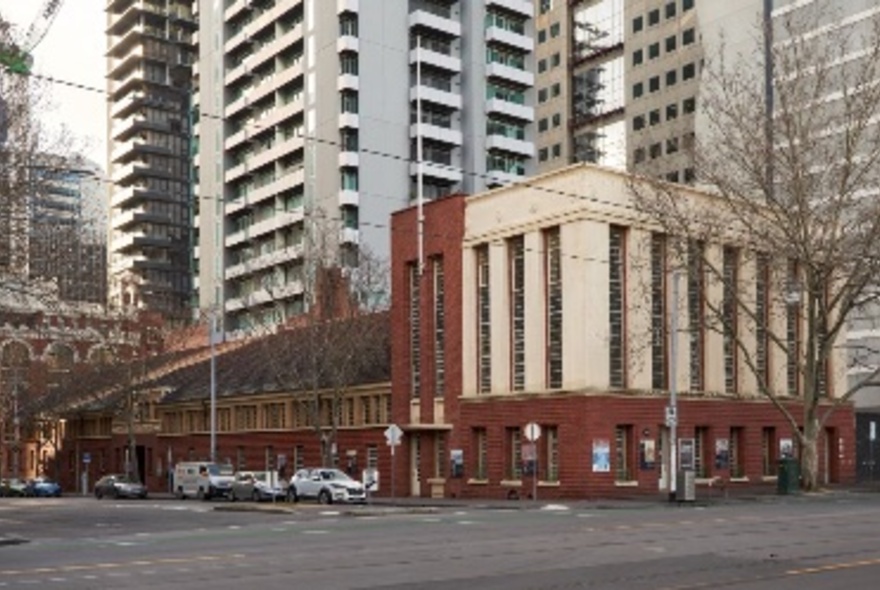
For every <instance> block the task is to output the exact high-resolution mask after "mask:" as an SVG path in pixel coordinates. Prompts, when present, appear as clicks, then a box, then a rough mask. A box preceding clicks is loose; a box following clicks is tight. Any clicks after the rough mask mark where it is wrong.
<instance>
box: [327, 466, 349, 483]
mask: <svg viewBox="0 0 880 590" xmlns="http://www.w3.org/2000/svg"><path fill="white" fill-rule="evenodd" d="M321 479H323V480H327V481H329V480H332V479H338V480H342V481H351V478H350V477H349V476H348V475H347V474H346V473H344V472H342V471H337V470H335V469H331V470H328V471H322V472H321Z"/></svg>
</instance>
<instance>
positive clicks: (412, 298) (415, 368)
mask: <svg viewBox="0 0 880 590" xmlns="http://www.w3.org/2000/svg"><path fill="white" fill-rule="evenodd" d="M419 279H420V277H419V269H418V266H416V265H415V264H410V265H409V358H410V376H411V377H410V378H411V390H410V393H411V395H412V397H413V398H418V397H419V396H420V395H421V393H422V345H421V340H422V318H421V311H420V305H419V303H420V300H421V293H420V288H419V287H420V283H421V281H420V280H419ZM365 422H366V420H365Z"/></svg>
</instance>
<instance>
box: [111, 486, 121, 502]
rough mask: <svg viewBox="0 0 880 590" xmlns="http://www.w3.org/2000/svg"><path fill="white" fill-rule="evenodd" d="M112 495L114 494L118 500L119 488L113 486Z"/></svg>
mask: <svg viewBox="0 0 880 590" xmlns="http://www.w3.org/2000/svg"><path fill="white" fill-rule="evenodd" d="M110 495H111V496H113V499H114V500H118V499H119V490H117V489H116V488H113V491H112V492H110Z"/></svg>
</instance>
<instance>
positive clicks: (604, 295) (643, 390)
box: [392, 164, 855, 498]
mask: <svg viewBox="0 0 880 590" xmlns="http://www.w3.org/2000/svg"><path fill="white" fill-rule="evenodd" d="M630 181H631V178H630V177H628V176H627V175H625V174H623V173H619V172H614V171H611V170H610V169H602V168H597V167H594V166H591V165H586V164H582V165H577V166H573V167H571V168H568V169H564V170H560V171H556V172H552V173H549V174H546V175H543V176H540V177H537V178H536V179H535V180H534V181H532V182H530V183H527V184H522V185H518V186H512V187H506V188H501V189H497V190H495V191H491V192H487V193H483V194H480V195H475V196H472V197H469V198H455V199H451V200H445V201H440V202H437V203H432V204H430V205H428V206H427V207H426V213H425V214H426V219H428V220H432V219H433V220H434V222H433V223H428V224H427V226H428V227H431V228H432V229H431V231H430V232H428V233H427V234H426V235H425V253H426V256H425V264H424V269H423V272H422V274H421V275H419V274H418V260H417V248H416V241H415V240H416V235H417V231H416V230H417V227H416V217H415V214H414V212H413V211H412V210H409V211H405V212H402V213H399V214H398V215H396V216H395V218H394V225H393V230H392V236H393V237H392V239H393V245H392V250H393V252H394V253H395V258H394V260H393V276H394V280H393V289H394V293H393V302H394V304H393V311H392V314H393V317H394V322H393V325H394V332H393V335H394V337H393V340H392V357H393V358H394V360H395V361H394V367H393V373H392V375H393V380H392V381H393V385H392V388H393V400H392V407H393V411H394V417H395V420H396V421H398V422H399V424H400V426H401V427H402V428H403V430H404V432H405V433H406V434H405V436H404V440H403V445H402V452H401V453H400V456H399V457H398V465H399V466H400V470H399V471H398V473H397V474H396V475H397V477H398V480H399V481H404V482H406V484H408V485H407V487H405V488H400V489H401V491H402V492H403V493H406V494H410V495H417V496H418V495H422V496H423V495H428V494H432V495H446V496H458V497H488V498H506V497H528V496H530V495H532V494H533V488H536V490H537V494H538V496H539V497H543V498H589V497H600V496H601V497H608V496H620V495H650V494H658V493H661V491H663V490H667V489H668V488H669V483H670V481H669V480H670V477H669V476H670V474H669V468H668V466H669V448H670V443H669V435H670V432H669V428H667V426H666V423H665V409H666V407H667V405H668V404H669V385H670V373H671V371H670V367H674V370H675V372H676V376H677V382H678V383H679V384H680V389H681V392H680V394H679V403H678V436H679V440H680V441H681V443H682V444H681V445H680V447H679V448H680V451H682V452H683V451H687V455H688V456H684V454H682V460H683V461H685V460H686V461H687V465H689V466H690V467H691V468H692V469H693V470H694V471H695V472H696V476H697V480H698V483H701V484H704V485H709V484H710V483H711V484H717V483H723V484H724V485H727V486H740V487H750V486H755V485H769V484H770V482H775V477H776V472H777V461H778V459H779V458H780V457H781V456H782V453H786V452H789V450H791V449H792V448H793V442H792V441H793V440H796V436H795V435H794V433H793V432H792V431H791V427H790V425H789V423H788V422H787V421H786V419H785V418H784V417H783V415H782V414H781V413H780V412H779V411H778V410H777V409H776V408H774V406H773V405H772V404H771V403H770V401H768V399H767V398H765V397H763V396H762V395H760V394H758V393H756V391H757V388H756V381H755V377H754V376H753V374H751V373H750V372H749V370H747V368H746V366H745V364H744V363H745V360H744V358H743V357H742V356H741V355H738V354H736V353H733V354H727V353H729V350H728V349H726V348H725V345H724V341H723V338H722V336H721V335H719V334H718V333H717V332H716V331H710V330H708V329H705V328H703V329H693V330H690V331H687V330H688V328H687V318H688V317H689V316H688V314H687V313H685V312H682V317H683V318H684V319H683V320H682V322H683V324H682V326H683V329H684V330H685V331H683V332H682V334H681V337H680V340H681V345H680V346H679V349H678V355H677V361H676V362H675V363H670V362H669V359H670V354H671V353H670V350H669V349H670V341H669V338H668V337H667V336H668V334H669V332H668V330H669V329H670V328H669V326H670V317H671V314H672V306H673V301H672V294H671V292H672V285H671V282H672V279H671V274H672V273H671V270H670V267H669V264H671V262H670V260H671V258H670V257H671V256H672V254H671V252H669V253H667V252H666V251H665V250H664V249H663V248H662V247H661V245H662V243H663V236H662V235H661V234H658V233H656V229H654V228H652V227H650V226H648V225H647V224H646V222H645V220H644V218H643V217H642V216H641V215H639V214H638V212H637V210H636V208H635V207H634V205H633V202H632V197H631V196H630V194H631V193H630V192H629V189H628V185H627V183H628V182H630ZM677 190H680V191H681V195H680V197H681V198H682V199H689V200H697V201H699V202H700V203H703V202H706V203H709V202H710V197H709V196H708V195H707V194H706V193H701V192H698V191H695V190H692V189H688V188H686V187H681V188H680V189H677ZM456 236H461V242H460V244H459V243H456V242H455V238H456ZM721 241H722V240H721V239H719V242H721ZM725 246H726V244H724V243H718V244H711V245H707V246H706V247H707V248H710V249H712V250H711V252H710V255H712V256H716V255H717V256H718V257H721V256H722V253H724V252H729V251H730V249H728V248H725ZM739 260H741V262H738V263H737V264H739V266H740V268H739V269H738V272H739V273H740V274H739V275H738V276H740V277H741V284H742V285H744V287H743V288H744V289H747V291H746V292H749V293H754V292H756V291H755V290H756V289H758V288H759V287H758V282H759V278H758V275H757V274H756V271H755V268H754V267H752V266H751V264H752V263H751V262H750V261H748V260H747V257H745V256H743V257H742V258H740V259H739ZM438 263H440V266H438ZM438 268H442V277H443V278H442V294H441V293H439V292H438V289H437V284H438V280H437V269H438ZM773 285H776V283H773ZM764 288H765V289H766V288H767V283H764ZM689 289H690V286H689V285H688V284H683V285H682V288H681V291H680V299H679V301H678V305H679V306H680V308H681V309H685V308H686V307H687V305H688V301H691V300H693V298H692V297H690V295H692V293H691V292H690V291H689ZM720 296H721V294H720V288H718V287H717V286H713V287H707V288H706V291H705V292H703V294H702V295H701V296H700V298H699V299H698V300H699V301H703V302H705V301H706V298H712V300H713V301H714V300H716V299H717V298H718V297H720ZM779 299H780V298H777V299H773V301H778V300H779ZM768 301H769V299H768ZM704 304H705V303H704ZM775 311H778V312H779V316H775V315H774V316H773V317H784V316H785V313H786V310H785V308H782V309H779V310H775ZM743 315H744V314H743ZM738 321H739V323H740V325H741V327H742V330H743V333H744V334H745V333H746V332H747V331H748V330H750V329H751V328H750V327H749V325H748V322H746V321H745V319H740V320H738ZM774 321H779V320H774ZM439 322H443V323H442V324H441V323H439ZM459 331H460V332H459ZM438 334H443V337H439V336H438ZM743 338H746V339H747V338H749V336H743ZM749 346H751V344H749ZM767 356H768V358H767V361H768V362H767V364H766V365H765V366H766V367H772V371H771V369H767V370H768V371H771V373H768V375H767V379H768V381H769V383H770V387H771V388H772V389H773V391H774V392H775V393H776V394H777V395H778V396H779V400H780V403H782V404H784V405H786V406H788V407H789V408H791V409H792V411H793V415H794V416H798V415H800V412H799V410H798V408H799V405H800V404H799V397H798V396H799V391H798V390H797V389H796V390H795V391H792V392H790V393H789V392H788V389H787V388H788V384H789V381H788V380H787V362H786V359H785V358H783V357H782V353H781V351H779V350H776V349H774V350H772V351H771V352H768V353H767ZM441 367H442V370H438V368H441ZM826 378H827V380H828V383H829V384H830V385H829V391H830V392H831V395H832V396H833V392H834V391H843V390H845V387H844V379H845V374H844V362H843V359H842V357H838V356H835V357H834V359H833V361H832V362H831V363H830V366H829V367H828V369H827V375H826ZM438 380H442V381H441V382H442V387H438ZM532 422H534V423H536V424H538V425H539V426H540V429H541V435H540V438H538V440H537V442H536V444H535V445H534V446H532V445H530V444H528V441H527V440H526V439H525V436H524V427H525V426H526V425H527V424H529V423H532ZM823 434H824V436H823V437H822V439H821V441H820V449H819V455H820V465H821V474H820V478H821V481H822V482H825V483H835V482H848V481H851V480H852V479H853V477H854V469H855V465H854V461H853V457H854V449H853V447H854V444H853V442H854V438H853V437H854V428H853V414H852V409H851V407H849V406H847V405H844V406H843V407H841V408H840V409H839V410H838V411H837V412H836V413H835V414H834V417H833V418H832V419H831V420H829V421H828V422H827V424H826V427H825V431H824V433H823ZM795 452H796V449H795ZM534 459H537V461H536V463H534V462H530V460H534ZM456 464H457V465H458V466H457V467H456V468H455V469H454V470H451V469H450V468H451V467H452V466H453V465H456ZM532 468H533V469H534V471H530V469H532ZM535 472H536V477H535V476H533V475H531V474H530V473H535Z"/></svg>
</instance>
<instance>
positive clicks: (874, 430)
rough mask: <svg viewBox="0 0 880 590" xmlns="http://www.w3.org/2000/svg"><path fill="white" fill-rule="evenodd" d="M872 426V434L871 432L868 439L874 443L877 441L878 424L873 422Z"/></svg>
mask: <svg viewBox="0 0 880 590" xmlns="http://www.w3.org/2000/svg"><path fill="white" fill-rule="evenodd" d="M870 424H871V432H870V436H869V437H868V438H869V439H871V441H872V442H873V441H875V440H877V423H876V422H874V421H873V420H871V422H870Z"/></svg>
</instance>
